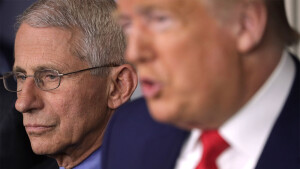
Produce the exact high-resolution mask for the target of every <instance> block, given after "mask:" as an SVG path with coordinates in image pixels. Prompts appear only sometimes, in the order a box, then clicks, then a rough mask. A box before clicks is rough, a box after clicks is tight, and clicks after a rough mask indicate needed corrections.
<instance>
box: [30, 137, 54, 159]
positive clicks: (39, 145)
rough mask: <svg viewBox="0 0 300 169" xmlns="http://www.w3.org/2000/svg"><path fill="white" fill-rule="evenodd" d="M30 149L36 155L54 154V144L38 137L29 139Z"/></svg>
mask: <svg viewBox="0 0 300 169" xmlns="http://www.w3.org/2000/svg"><path fill="white" fill-rule="evenodd" d="M30 143H31V148H32V151H33V152H34V153H35V154H38V155H48V154H54V153H55V151H54V149H55V146H54V145H51V144H49V143H48V141H43V140H39V139H30Z"/></svg>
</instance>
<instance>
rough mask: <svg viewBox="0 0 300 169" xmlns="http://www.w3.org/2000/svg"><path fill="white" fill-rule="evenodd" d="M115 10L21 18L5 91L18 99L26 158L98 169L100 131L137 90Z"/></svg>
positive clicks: (59, 6)
mask: <svg viewBox="0 0 300 169" xmlns="http://www.w3.org/2000/svg"><path fill="white" fill-rule="evenodd" d="M115 8H116V5H115V2H114V1H109V0H107V1H100V0H39V1H37V2H36V3H34V4H33V5H32V6H31V7H29V8H28V9H27V10H26V11H25V12H24V13H23V15H22V16H20V17H19V21H18V25H19V27H18V31H17V35H16V40H15V63H14V66H13V72H11V73H6V74H5V75H4V76H3V81H4V86H5V88H6V89H7V90H8V91H10V92H17V96H18V98H17V101H16V104H15V107H16V109H17V110H18V111H20V112H22V114H23V124H24V126H25V129H26V132H27V134H28V136H29V139H30V142H31V146H32V150H33V151H34V152H35V153H36V154H43V155H47V156H49V157H53V158H55V159H56V161H57V163H58V164H59V166H60V167H61V168H66V169H70V168H76V169H86V168H89V169H96V168H97V169H98V168H100V158H101V144H102V136H103V133H104V130H105V128H106V125H107V123H108V121H109V119H110V117H111V116H112V114H113V113H114V111H115V109H117V108H118V107H119V106H120V105H121V104H123V103H124V102H126V101H127V100H128V99H129V98H130V96H131V94H132V93H133V91H134V89H135V88H136V85H137V78H136V72H135V71H134V69H133V67H132V66H131V65H129V64H126V63H125V62H124V59H123V52H124V48H125V42H124V37H123V35H122V33H121V30H120V28H119V27H118V26H117V25H116V24H115V23H114V22H113V20H112V17H111V11H113V10H114V9H115Z"/></svg>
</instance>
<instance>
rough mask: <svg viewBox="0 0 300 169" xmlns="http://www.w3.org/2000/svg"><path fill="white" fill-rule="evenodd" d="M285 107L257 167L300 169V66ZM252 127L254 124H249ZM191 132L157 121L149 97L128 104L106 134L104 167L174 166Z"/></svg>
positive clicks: (170, 168) (148, 168) (151, 168)
mask: <svg viewBox="0 0 300 169" xmlns="http://www.w3.org/2000/svg"><path fill="white" fill-rule="evenodd" d="M294 61H295V63H296V68H297V70H296V71H297V72H296V78H295V80H294V83H293V87H292V89H291V92H290V94H289V97H288V99H287V101H286V103H285V106H284V108H283V110H282V112H281V114H280V116H279V118H278V120H277V121H276V123H275V126H274V127H273V129H272V132H271V134H270V136H269V138H268V140H267V143H266V146H265V147H264V149H263V152H262V154H261V157H260V158H259V161H258V163H257V166H256V169H300V65H299V61H298V60H296V59H295V58H294ZM249 127H251V126H249ZM187 137H188V132H186V131H182V130H179V129H176V128H173V127H171V126H167V125H163V124H159V123H156V122H154V121H153V120H152V118H151V117H150V115H149V112H148V110H147V108H146V104H145V100H144V99H139V100H137V101H133V102H132V103H129V104H126V105H125V106H123V107H122V108H120V109H119V110H118V111H117V112H116V113H115V115H114V116H113V118H112V120H111V122H110V124H109V126H108V128H107V130H106V134H105V137H104V144H103V156H102V157H103V159H102V163H103V168H104V169H173V168H174V166H175V163H176V160H177V157H178V155H179V153H180V150H181V147H182V144H183V142H184V140H185V139H186V138H187Z"/></svg>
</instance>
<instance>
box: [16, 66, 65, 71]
mask: <svg viewBox="0 0 300 169" xmlns="http://www.w3.org/2000/svg"><path fill="white" fill-rule="evenodd" d="M46 69H53V70H57V71H59V72H60V71H61V70H59V69H58V68H57V67H54V66H51V65H42V66H38V67H36V68H34V69H33V71H34V72H36V71H39V70H46ZM13 72H21V73H26V70H25V69H23V68H21V67H19V66H16V67H14V68H13Z"/></svg>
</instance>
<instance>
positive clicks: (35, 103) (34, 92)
mask: <svg viewBox="0 0 300 169" xmlns="http://www.w3.org/2000/svg"><path fill="white" fill-rule="evenodd" d="M39 92H40V90H39V89H38V88H37V87H36V85H35V82H34V80H33V79H32V78H28V79H26V80H25V82H24V84H23V87H22V91H20V92H18V93H17V95H18V98H17V101H16V103H15V107H16V109H17V110H18V111H19V112H21V113H29V112H32V111H33V110H36V109H40V108H41V107H42V106H43V105H42V101H41V99H40V96H39Z"/></svg>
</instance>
